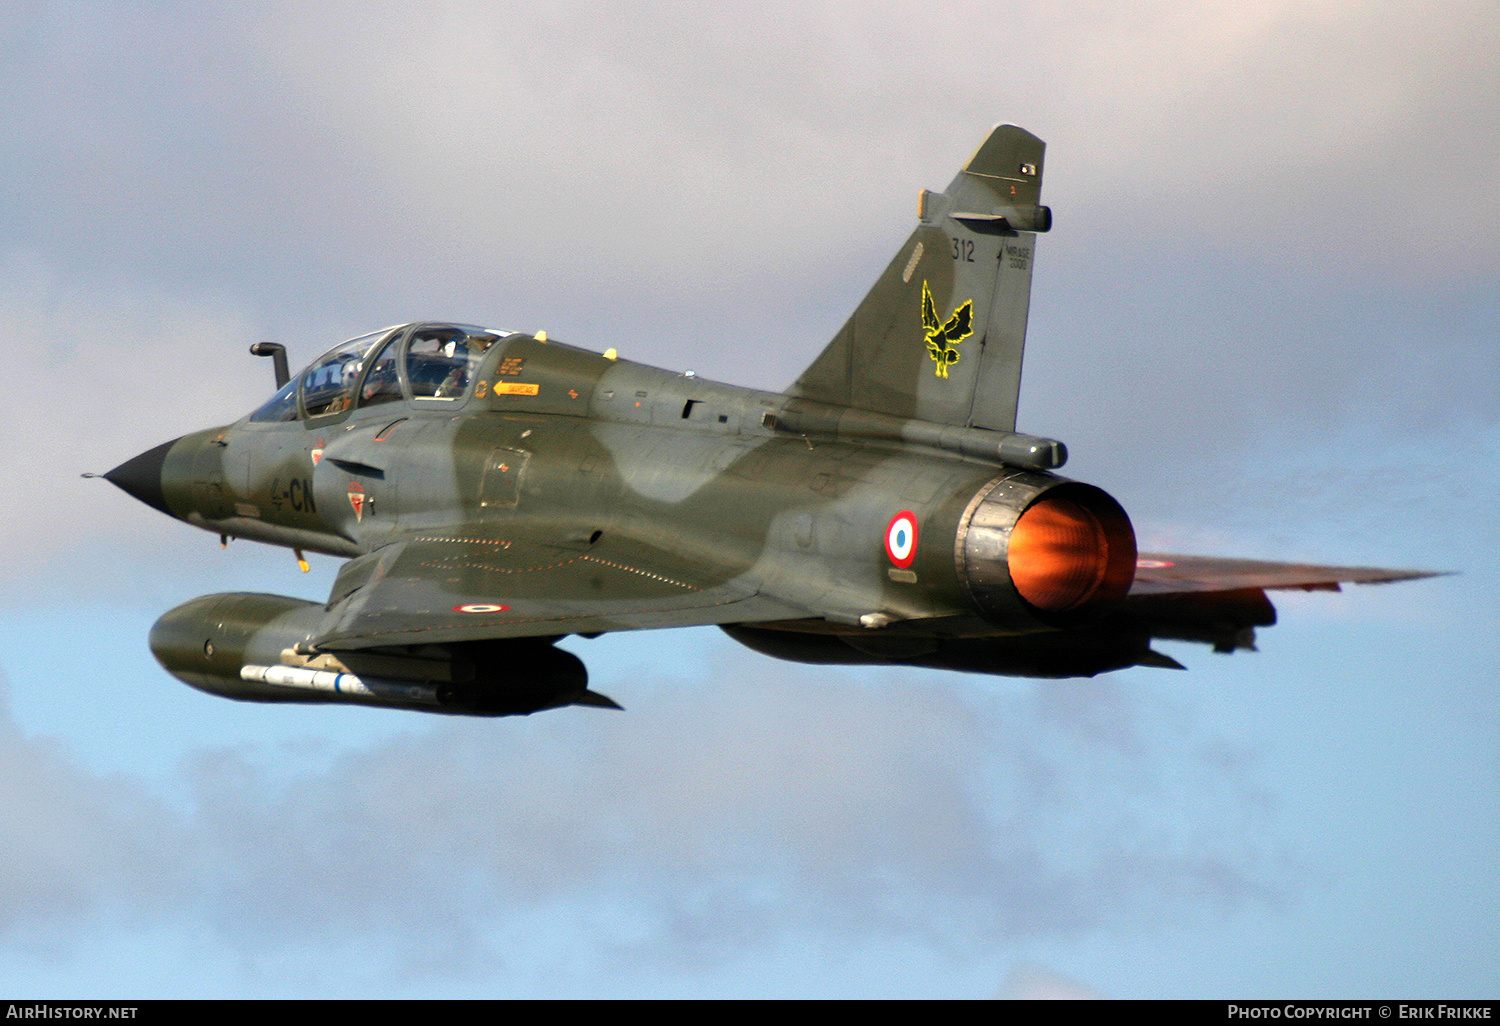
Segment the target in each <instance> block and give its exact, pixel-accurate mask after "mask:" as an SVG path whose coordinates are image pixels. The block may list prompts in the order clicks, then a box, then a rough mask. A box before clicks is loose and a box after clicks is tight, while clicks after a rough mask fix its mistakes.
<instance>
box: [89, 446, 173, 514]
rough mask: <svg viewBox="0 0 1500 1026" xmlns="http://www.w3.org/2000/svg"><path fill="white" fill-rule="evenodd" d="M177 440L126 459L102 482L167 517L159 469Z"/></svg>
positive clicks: (168, 512) (165, 497) (167, 510)
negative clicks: (124, 492)
mask: <svg viewBox="0 0 1500 1026" xmlns="http://www.w3.org/2000/svg"><path fill="white" fill-rule="evenodd" d="M177 442H178V439H176V438H174V439H172V440H171V441H170V442H163V443H162V444H161V445H158V446H157V447H156V448H155V449H147V450H146V451H145V452H143V453H141V454H140V455H139V456H136V457H134V458H133V459H128V460H126V461H125V462H124V463H121V464H120V465H119V466H118V467H116V468H115V469H114V470H111V471H110V472H109V473H107V474H105V475H104V480H106V481H108V482H109V483H110V484H112V485H114V486H115V487H116V488H119V489H121V490H123V491H126V492H128V493H130V494H131V495H133V496H135V497H136V498H137V499H140V500H141V501H142V502H144V503H145V504H146V505H148V506H150V507H151V508H152V509H159V510H161V511H162V512H163V513H165V514H167V515H168V516H171V515H172V511H171V510H169V509H167V496H166V493H165V492H163V491H162V487H161V468H162V465H163V464H164V463H166V462H167V452H168V450H170V449H171V448H172V446H174V445H176V444H177Z"/></svg>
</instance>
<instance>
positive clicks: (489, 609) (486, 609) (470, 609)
mask: <svg viewBox="0 0 1500 1026" xmlns="http://www.w3.org/2000/svg"><path fill="white" fill-rule="evenodd" d="M509 610H510V606H502V605H499V604H498V603H494V602H471V603H469V604H468V605H465V606H454V607H453V611H454V612H455V613H504V612H508V611H509Z"/></svg>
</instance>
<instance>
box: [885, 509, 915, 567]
mask: <svg viewBox="0 0 1500 1026" xmlns="http://www.w3.org/2000/svg"><path fill="white" fill-rule="evenodd" d="M885 554H886V555H887V556H889V557H890V560H891V562H892V563H894V564H895V565H896V566H898V567H900V568H901V569H902V570H905V569H906V568H907V567H909V566H911V564H912V560H914V559H916V558H917V515H916V514H915V513H913V512H912V511H911V510H909V509H904V510H902V511H901V512H900V513H897V514H896V515H895V516H893V517H891V522H890V524H888V525H887V526H886V529H885Z"/></svg>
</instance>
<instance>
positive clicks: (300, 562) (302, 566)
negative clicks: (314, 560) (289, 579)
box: [292, 549, 312, 573]
mask: <svg viewBox="0 0 1500 1026" xmlns="http://www.w3.org/2000/svg"><path fill="white" fill-rule="evenodd" d="M292 554H293V555H295V556H296V557H297V569H298V570H301V571H302V572H303V573H307V572H308V571H309V570H311V569H312V567H310V566H308V565H307V557H306V556H304V555H303V554H302V550H301V549H293V550H292Z"/></svg>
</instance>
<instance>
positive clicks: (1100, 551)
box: [954, 470, 1136, 627]
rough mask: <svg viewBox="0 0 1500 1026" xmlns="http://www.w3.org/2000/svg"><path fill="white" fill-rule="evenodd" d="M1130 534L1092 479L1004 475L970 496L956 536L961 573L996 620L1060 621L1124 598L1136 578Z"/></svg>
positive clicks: (1125, 518)
mask: <svg viewBox="0 0 1500 1026" xmlns="http://www.w3.org/2000/svg"><path fill="white" fill-rule="evenodd" d="M1135 560H1136V546H1135V530H1134V528H1133V527H1131V524H1130V517H1129V516H1128V515H1126V513H1125V510H1124V508H1123V507H1122V506H1121V505H1120V504H1119V503H1118V502H1116V501H1115V500H1114V498H1112V497H1111V496H1110V495H1109V493H1107V492H1105V491H1103V490H1102V489H1099V488H1096V487H1094V486H1093V485H1087V484H1083V483H1081V482H1078V481H1070V480H1068V479H1066V478H1061V477H1057V476H1055V475H1052V474H1047V473H1032V472H1028V471H1021V470H1014V471H1007V472H1005V473H1003V474H1001V475H1000V476H998V477H996V478H994V479H993V480H991V481H990V482H989V483H987V484H986V485H985V486H984V487H983V488H981V489H980V490H979V491H978V492H977V493H975V495H974V497H973V498H972V499H970V500H969V503H968V505H967V507H966V508H965V509H964V511H963V514H962V515H961V516H960V518H959V522H958V532H957V536H956V538H955V541H954V562H955V565H956V568H957V570H958V578H959V581H960V582H961V583H962V585H963V587H964V589H965V590H966V591H967V592H968V595H969V597H970V598H971V599H972V600H973V602H974V604H975V605H976V606H978V608H979V610H980V612H981V614H982V615H983V616H984V617H985V619H987V620H989V621H990V622H992V623H995V624H997V625H1000V626H1011V625H1014V626H1024V625H1026V624H1028V623H1035V622H1036V621H1041V622H1042V623H1043V624H1046V625H1048V626H1052V627H1064V626H1069V625H1071V624H1075V623H1078V622H1079V621H1081V620H1083V619H1086V618H1088V617H1089V616H1091V615H1093V614H1095V613H1097V612H1098V611H1100V610H1104V609H1108V608H1110V607H1111V606H1113V605H1115V604H1116V603H1118V602H1120V601H1121V600H1122V599H1124V598H1125V596H1126V595H1127V594H1129V592H1130V585H1131V583H1132V582H1133V581H1134V579H1135Z"/></svg>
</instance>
